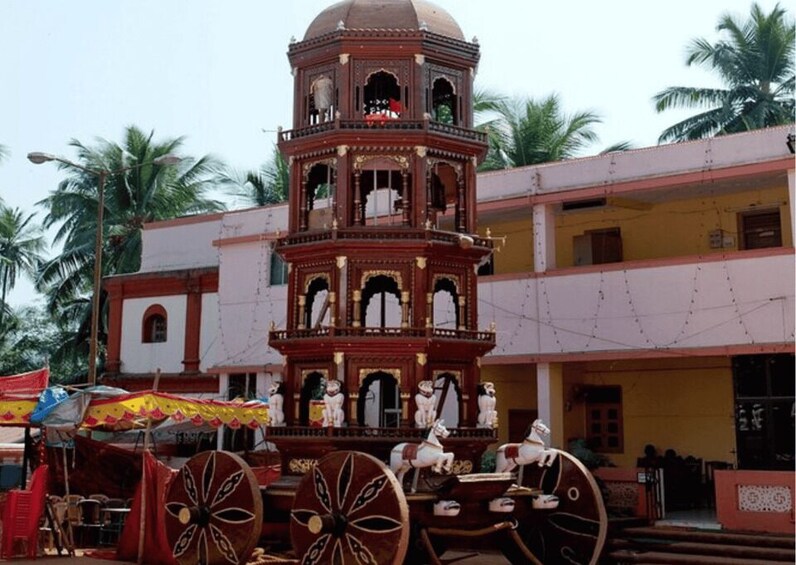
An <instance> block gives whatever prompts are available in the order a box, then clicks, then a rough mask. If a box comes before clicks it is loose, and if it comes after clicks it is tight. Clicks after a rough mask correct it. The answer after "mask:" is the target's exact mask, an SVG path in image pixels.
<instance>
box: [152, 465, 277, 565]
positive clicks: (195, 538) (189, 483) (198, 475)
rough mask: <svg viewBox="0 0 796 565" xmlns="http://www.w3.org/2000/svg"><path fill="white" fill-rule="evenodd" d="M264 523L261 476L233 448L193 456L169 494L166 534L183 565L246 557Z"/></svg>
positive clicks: (228, 561)
mask: <svg viewBox="0 0 796 565" xmlns="http://www.w3.org/2000/svg"><path fill="white" fill-rule="evenodd" d="M262 523H263V501H262V497H261V496H260V488H259V486H258V484H257V479H256V478H255V476H254V473H252V471H251V469H250V468H249V466H248V465H247V464H246V462H245V461H244V460H243V459H241V458H240V457H238V456H237V455H235V454H233V453H227V452H225V451H205V452H203V453H200V454H198V455H196V456H194V457H192V458H191V459H190V460H189V461H188V462H187V463H186V464H185V465H184V466H183V467H182V469H181V470H180V472H179V474H178V475H177V476H176V477H175V478H174V479H173V480H172V482H171V485H170V486H169V490H168V493H167V494H166V537H167V538H168V542H169V546H170V547H171V552H172V555H174V558H175V560H176V561H177V563H179V564H180V565H189V564H190V565H197V564H202V565H221V564H225V565H228V564H235V565H238V564H242V563H246V561H247V560H248V558H249V556H250V555H251V553H252V550H253V549H254V547H255V546H256V545H257V540H258V539H259V537H260V531H261V530H262Z"/></svg>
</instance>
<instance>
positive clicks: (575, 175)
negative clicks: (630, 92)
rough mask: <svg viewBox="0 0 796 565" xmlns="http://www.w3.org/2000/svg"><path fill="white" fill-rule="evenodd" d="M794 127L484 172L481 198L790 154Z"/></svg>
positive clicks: (558, 189)
mask: <svg viewBox="0 0 796 565" xmlns="http://www.w3.org/2000/svg"><path fill="white" fill-rule="evenodd" d="M792 129H793V128H792V127H791V126H783V127H777V128H769V129H761V130H755V131H751V132H747V133H742V134H738V135H727V136H722V137H715V138H712V139H708V140H700V141H689V142H684V143H673V144H670V145H661V146H657V147H647V148H644V149H636V150H632V151H623V152H618V153H609V154H606V155H596V156H594V157H586V158H582V159H572V160H570V161H559V162H555V163H545V164H543V165H536V166H532V167H522V168H518V169H511V170H508V171H494V172H489V173H481V174H479V175H478V200H479V201H486V200H500V199H501V198H510V197H516V196H522V195H527V194H551V193H556V192H566V191H568V190H575V189H578V188H586V187H594V186H603V185H604V184H606V183H608V182H610V183H612V184H613V183H619V182H625V181H630V180H637V179H642V178H651V177H660V176H665V175H673V174H682V173H688V172H695V171H703V170H705V166H706V165H705V160H706V155H708V156H709V159H710V168H711V169H720V168H723V167H730V166H738V165H744V164H751V163H759V162H764V161H770V160H772V159H778V158H783V157H789V156H790V153H789V152H788V148H787V147H786V145H785V137H786V136H787V134H788V133H790V132H791V130H792Z"/></svg>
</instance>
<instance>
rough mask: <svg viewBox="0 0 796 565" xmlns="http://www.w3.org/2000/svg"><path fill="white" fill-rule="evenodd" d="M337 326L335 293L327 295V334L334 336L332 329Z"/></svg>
mask: <svg viewBox="0 0 796 565" xmlns="http://www.w3.org/2000/svg"><path fill="white" fill-rule="evenodd" d="M336 326H337V293H336V292H334V291H332V292H330V293H329V333H330V334H331V335H334V328H335V327H336Z"/></svg>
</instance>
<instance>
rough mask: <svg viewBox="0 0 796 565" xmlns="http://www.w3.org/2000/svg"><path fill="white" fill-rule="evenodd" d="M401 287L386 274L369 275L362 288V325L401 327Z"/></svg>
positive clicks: (370, 326)
mask: <svg viewBox="0 0 796 565" xmlns="http://www.w3.org/2000/svg"><path fill="white" fill-rule="evenodd" d="M400 298H401V289H400V288H399V287H398V282H397V281H396V280H395V279H394V278H392V277H390V276H387V275H379V276H376V277H371V278H370V279H368V281H367V283H366V284H365V288H364V289H363V290H362V304H361V308H362V316H361V319H362V320H363V325H364V326H365V327H368V328H399V327H401V303H400Z"/></svg>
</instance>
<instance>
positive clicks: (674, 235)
mask: <svg viewBox="0 0 796 565" xmlns="http://www.w3.org/2000/svg"><path fill="white" fill-rule="evenodd" d="M631 198H632V196H631ZM787 200H788V189H787V186H782V187H778V188H769V189H764V190H750V191H747V192H743V193H738V194H732V195H725V196H708V197H704V198H695V199H689V200H679V201H675V202H666V203H662V204H656V205H654V206H653V207H652V208H651V209H650V210H642V211H640V210H630V209H621V208H612V207H609V208H604V209H602V210H596V211H593V212H572V213H566V214H562V215H560V216H557V218H556V257H557V260H558V266H559V267H570V266H572V265H574V258H573V243H572V242H573V238H574V237H575V236H577V235H581V234H583V233H584V232H585V231H588V230H594V229H605V228H612V227H619V228H620V229H621V233H622V251H623V256H624V259H625V260H626V261H634V260H639V259H661V258H666V257H679V256H683V255H695V254H708V253H721V252H722V251H723V250H722V249H711V248H710V245H709V237H708V234H709V232H710V231H712V230H716V229H722V230H724V231H725V232H726V234H727V235H730V236H732V237H734V238H735V245H734V247H732V248H729V249H733V250H735V249H739V245H738V212H739V211H740V210H745V209H747V208H749V207H750V206H753V205H758V206H759V205H765V204H772V203H775V202H779V203H780V206H779V209H780V223H781V225H782V244H783V245H784V246H785V247H790V246H793V234H792V233H791V229H790V213H789V210H788V206H787V204H786V203H787ZM766 208H768V207H767V206H766ZM761 209H762V207H761Z"/></svg>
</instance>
